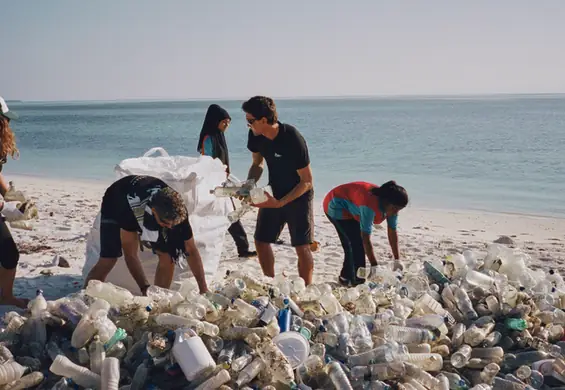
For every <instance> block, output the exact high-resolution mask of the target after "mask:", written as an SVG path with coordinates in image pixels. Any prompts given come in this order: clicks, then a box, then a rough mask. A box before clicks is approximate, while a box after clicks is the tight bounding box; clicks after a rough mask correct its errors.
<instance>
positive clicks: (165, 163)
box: [82, 148, 233, 294]
mask: <svg viewBox="0 0 565 390" xmlns="http://www.w3.org/2000/svg"><path fill="white" fill-rule="evenodd" d="M155 152H160V154H161V156H158V157H150V156H151V155H152V154H153V153H155ZM225 170H226V167H225V166H224V165H223V164H222V162H221V161H220V160H218V159H213V158H211V157H209V156H199V157H187V156H169V155H168V154H167V152H166V151H165V150H164V149H162V148H153V149H151V150H149V151H148V152H147V153H145V154H144V155H143V156H142V157H138V158H130V159H126V160H123V161H122V162H121V163H120V164H118V165H117V166H116V168H115V169H114V171H115V173H116V179H120V178H122V177H124V176H128V175H148V176H153V177H157V178H159V179H161V180H163V181H164V182H165V183H167V184H168V185H169V186H171V187H172V188H174V189H175V190H176V191H178V192H179V193H180V194H181V195H182V197H183V199H184V201H185V204H186V206H187V209H188V212H189V220H190V224H191V226H192V231H193V233H194V239H195V241H196V246H197V247H198V250H199V252H200V256H201V257H202V262H203V265H204V271H205V273H206V279H207V280H208V281H210V280H212V279H213V278H215V276H216V272H217V270H218V266H219V263H220V258H221V255H222V250H223V246H224V237H225V233H226V230H227V228H228V227H229V225H230V223H229V221H228V219H227V215H228V214H229V213H230V212H231V211H232V210H233V205H232V203H231V201H230V200H229V198H217V197H216V196H214V195H213V194H210V190H211V189H213V188H214V187H216V186H219V185H221V184H222V183H223V182H225V180H226V173H225ZM99 229H100V213H99V214H98V215H97V217H96V220H95V221H94V223H93V226H92V228H91V231H90V233H89V235H88V239H87V244H86V261H85V264H84V268H83V271H82V274H83V276H84V277H86V275H87V274H88V272H89V271H90V270H91V269H92V267H93V266H94V265H95V264H96V263H97V262H98V259H99V254H100V230H99ZM139 255H140V260H141V263H142V265H143V269H144V270H145V274H146V276H147V279H148V280H149V283H153V280H154V277H155V271H156V270H157V263H158V258H157V256H156V255H154V254H153V253H152V251H151V250H150V249H145V250H144V251H143V252H140V254H139ZM185 272H190V269H189V268H188V265H186V267H185V269H180V268H179V267H176V269H175V276H174V279H173V280H178V278H179V274H182V273H185ZM106 281H108V282H111V283H114V284H116V285H118V286H122V287H124V288H127V289H128V290H130V291H132V292H133V293H134V294H140V293H141V292H140V291H139V287H138V286H137V283H136V282H135V280H134V279H133V277H132V276H131V275H130V273H129V271H128V269H127V266H126V264H125V261H124V258H123V257H121V258H119V259H118V263H117V264H116V266H115V267H114V268H113V269H112V271H111V272H110V274H109V275H108V278H107V279H106Z"/></svg>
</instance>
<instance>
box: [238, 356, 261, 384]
mask: <svg viewBox="0 0 565 390" xmlns="http://www.w3.org/2000/svg"><path fill="white" fill-rule="evenodd" d="M247 356H249V357H248V358H246V359H250V358H251V355H247ZM236 360H237V359H236ZM234 363H235V362H234ZM264 367H265V363H264V362H263V360H262V359H261V358H260V357H256V358H255V359H253V361H251V362H250V363H248V364H247V365H246V366H245V368H243V369H241V370H237V371H236V372H239V375H238V376H237V379H236V381H235V383H236V385H237V386H238V387H239V388H241V387H242V386H243V385H246V384H248V383H249V382H251V381H252V380H253V379H255V377H257V375H259V373H260V372H261V370H263V368H264ZM238 368H239V367H238Z"/></svg>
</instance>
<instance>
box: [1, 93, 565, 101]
mask: <svg viewBox="0 0 565 390" xmlns="http://www.w3.org/2000/svg"><path fill="white" fill-rule="evenodd" d="M564 97H565V92H539V93H534V92H532V93H505V92H501V93H494V92H493V93H471V94H398V95H386V94H384V95H379V94H375V95H372V94H371V95H336V96H332V95H329V96H274V97H273V99H275V100H297V101H300V100H306V101H311V100H445V99H461V100H465V99H471V100H475V99H480V100H488V99H528V98H538V99H542V98H564ZM247 98H249V96H242V97H234V96H231V97H216V98H139V99H129V98H128V99H107V100H106V99H103V100H88V99H84V100H83V99H78V100H6V102H7V103H17V104H69V103H77V104H111V103H126V104H127V103H132V104H133V103H175V102H179V103H180V102H206V101H221V102H228V101H240V100H245V99H247Z"/></svg>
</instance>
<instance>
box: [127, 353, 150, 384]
mask: <svg viewBox="0 0 565 390" xmlns="http://www.w3.org/2000/svg"><path fill="white" fill-rule="evenodd" d="M148 374H149V368H148V367H147V360H144V361H143V363H142V364H140V365H139V366H137V368H136V370H135V373H134V374H133V378H132V380H131V385H130V386H131V387H130V390H143V389H144V387H145V382H147V375H148Z"/></svg>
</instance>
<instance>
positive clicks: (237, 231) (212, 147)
mask: <svg viewBox="0 0 565 390" xmlns="http://www.w3.org/2000/svg"><path fill="white" fill-rule="evenodd" d="M230 122H231V117H230V115H229V114H228V112H227V111H226V110H225V109H223V108H222V107H220V106H219V105H217V104H212V105H210V107H208V111H207V112H206V117H205V118H204V124H203V125H202V130H201V131H200V139H199V140H198V146H197V147H196V150H197V151H198V152H199V153H200V154H202V155H205V156H211V157H213V158H218V159H220V161H221V162H222V163H224V164H225V165H226V166H227V173H228V174H229V173H230V161H229V153H228V145H227V143H226V137H225V135H224V132H225V131H226V130H227V129H228V127H229V125H230ZM228 232H229V233H230V235H231V236H232V238H233V240H234V241H235V245H236V247H237V252H238V254H239V257H254V256H257V252H255V251H250V250H249V241H248V240H247V234H246V233H245V229H244V228H243V225H242V224H241V222H240V221H237V222H234V223H233V224H232V225H231V226H230V227H229V229H228Z"/></svg>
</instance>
